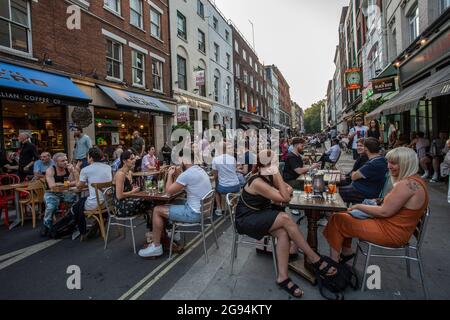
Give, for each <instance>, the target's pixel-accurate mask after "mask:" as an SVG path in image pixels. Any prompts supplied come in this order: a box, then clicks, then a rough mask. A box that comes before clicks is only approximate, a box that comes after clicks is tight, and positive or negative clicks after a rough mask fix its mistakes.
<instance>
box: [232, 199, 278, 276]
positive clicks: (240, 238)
mask: <svg viewBox="0 0 450 320" xmlns="http://www.w3.org/2000/svg"><path fill="white" fill-rule="evenodd" d="M239 197H240V194H238V193H229V194H227V206H228V208H229V209H228V210H229V211H230V219H231V225H232V228H233V244H232V248H231V270H230V274H231V275H232V274H233V267H234V260H235V259H236V258H237V253H238V246H239V244H242V245H246V246H252V247H258V246H264V247H265V248H266V249H268V248H270V247H271V248H272V257H273V266H274V268H275V276H276V277H277V276H278V264H277V254H276V245H275V238H273V237H272V236H270V235H267V236H266V237H265V238H267V240H270V241H262V242H257V241H256V240H254V239H251V238H250V237H248V236H246V235H241V234H239V233H238V231H237V230H236V222H235V217H236V206H237V204H238V201H239Z"/></svg>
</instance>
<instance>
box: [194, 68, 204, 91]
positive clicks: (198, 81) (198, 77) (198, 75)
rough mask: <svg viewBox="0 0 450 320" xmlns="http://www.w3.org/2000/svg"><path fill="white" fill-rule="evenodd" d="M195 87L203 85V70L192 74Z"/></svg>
mask: <svg viewBox="0 0 450 320" xmlns="http://www.w3.org/2000/svg"><path fill="white" fill-rule="evenodd" d="M194 77H195V85H196V86H197V87H201V86H204V85H205V70H199V71H195V72H194Z"/></svg>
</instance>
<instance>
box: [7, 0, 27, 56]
mask: <svg viewBox="0 0 450 320" xmlns="http://www.w3.org/2000/svg"><path fill="white" fill-rule="evenodd" d="M0 47H6V48H10V49H14V50H18V51H22V52H26V53H31V24H30V3H29V1H28V0H2V1H0Z"/></svg>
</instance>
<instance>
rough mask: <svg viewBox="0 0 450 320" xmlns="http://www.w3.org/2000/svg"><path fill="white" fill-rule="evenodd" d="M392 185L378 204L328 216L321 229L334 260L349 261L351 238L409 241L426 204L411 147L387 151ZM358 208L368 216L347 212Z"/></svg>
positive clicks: (393, 242)
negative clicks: (356, 215) (353, 214)
mask: <svg viewBox="0 0 450 320" xmlns="http://www.w3.org/2000/svg"><path fill="white" fill-rule="evenodd" d="M386 159H387V160H388V168H389V171H390V174H391V179H392V183H393V185H394V187H393V189H392V190H391V192H389V194H388V195H387V196H386V198H385V199H384V201H383V203H382V204H381V205H375V206H372V205H364V204H357V205H355V206H353V207H352V208H351V209H349V211H348V212H343V213H338V214H335V215H333V216H332V217H331V219H330V221H329V222H328V225H327V227H326V228H325V230H324V231H323V234H324V236H325V238H326V239H327V241H328V243H329V244H330V247H331V258H332V259H333V260H334V261H336V262H341V263H346V262H347V261H350V260H351V259H352V258H353V257H354V254H353V253H352V238H359V239H362V240H365V241H370V242H373V243H376V244H379V245H382V246H389V247H400V246H403V245H405V244H407V243H408V241H409V240H410V238H411V236H412V235H413V233H414V230H415V229H416V226H417V224H418V223H419V220H420V218H422V216H423V214H424V213H425V210H426V208H427V207H428V201H429V200H428V199H429V198H428V191H427V186H426V183H425V182H424V181H423V180H422V179H421V178H420V177H419V176H418V175H417V172H418V171H419V160H418V158H417V156H416V154H415V152H414V150H412V149H410V148H405V147H400V148H397V149H393V150H391V151H390V152H389V153H388V154H387V155H386ZM352 210H359V211H362V212H364V213H366V214H367V215H368V216H369V217H370V218H369V219H366V220H360V219H356V218H354V217H353V216H352V215H351V214H350V213H351V211H352Z"/></svg>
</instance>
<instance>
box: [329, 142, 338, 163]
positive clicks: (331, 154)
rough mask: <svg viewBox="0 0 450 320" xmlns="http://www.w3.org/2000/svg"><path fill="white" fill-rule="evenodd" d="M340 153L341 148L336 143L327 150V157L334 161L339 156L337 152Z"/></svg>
mask: <svg viewBox="0 0 450 320" xmlns="http://www.w3.org/2000/svg"><path fill="white" fill-rule="evenodd" d="M340 153H341V148H340V147H339V145H338V144H335V145H334V146H332V147H331V148H330V150H328V151H327V154H328V155H329V158H330V160H331V161H333V162H336V161H337V159H338V158H339V154H340Z"/></svg>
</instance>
